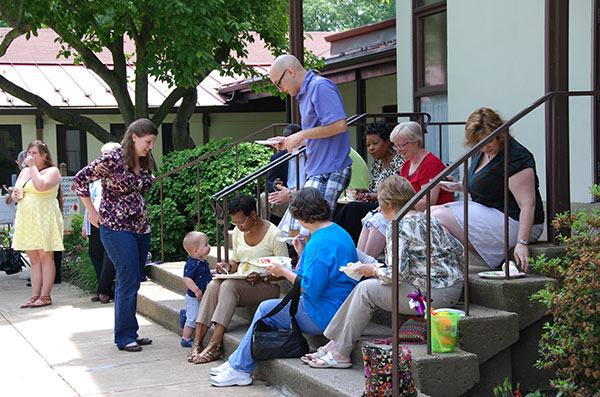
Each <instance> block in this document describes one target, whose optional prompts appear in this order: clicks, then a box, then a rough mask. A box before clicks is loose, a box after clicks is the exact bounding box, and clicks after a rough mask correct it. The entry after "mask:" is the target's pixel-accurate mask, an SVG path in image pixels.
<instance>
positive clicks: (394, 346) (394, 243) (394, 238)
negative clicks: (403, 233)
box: [392, 218, 399, 396]
mask: <svg viewBox="0 0 600 397" xmlns="http://www.w3.org/2000/svg"><path fill="white" fill-rule="evenodd" d="M398 236H399V230H398V219H396V218H394V220H392V396H397V395H398V387H399V385H398V342H399V340H398ZM394 330H395V332H394Z"/></svg>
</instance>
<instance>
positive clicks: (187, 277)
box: [180, 232, 212, 347]
mask: <svg viewBox="0 0 600 397" xmlns="http://www.w3.org/2000/svg"><path fill="white" fill-rule="evenodd" d="M183 248H185V250H186V251H187V253H188V255H189V256H188V260H187V262H186V263H185V267H184V269H183V282H184V283H185V286H186V287H187V288H188V290H187V293H186V294H185V317H184V315H183V313H184V311H183V310H182V311H181V319H180V320H181V322H182V323H184V321H185V323H184V324H183V325H182V326H183V337H182V338H181V346H183V347H190V346H192V342H193V341H194V338H193V337H192V336H193V334H194V330H195V329H196V316H198V308H199V307H200V299H202V294H203V293H204V291H205V290H206V286H207V285H208V283H210V280H212V275H211V273H210V267H209V265H208V261H207V260H206V259H204V256H205V255H208V253H209V251H210V245H209V244H208V237H207V236H206V234H204V233H202V232H189V233H188V234H186V235H185V238H184V239H183Z"/></svg>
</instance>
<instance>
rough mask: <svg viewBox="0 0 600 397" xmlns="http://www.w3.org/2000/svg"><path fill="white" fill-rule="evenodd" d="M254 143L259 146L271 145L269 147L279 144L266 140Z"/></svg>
mask: <svg viewBox="0 0 600 397" xmlns="http://www.w3.org/2000/svg"><path fill="white" fill-rule="evenodd" d="M254 143H258V144H259V145H269V146H272V145H276V144H277V142H273V141H269V140H266V139H257V140H256V141H254Z"/></svg>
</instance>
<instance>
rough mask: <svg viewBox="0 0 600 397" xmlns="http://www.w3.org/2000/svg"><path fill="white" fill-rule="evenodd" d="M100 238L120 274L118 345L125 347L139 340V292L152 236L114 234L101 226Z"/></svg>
mask: <svg viewBox="0 0 600 397" xmlns="http://www.w3.org/2000/svg"><path fill="white" fill-rule="evenodd" d="M100 238H101V239H102V244H103V245H104V249H105V250H106V253H107V254H108V256H109V258H110V260H111V261H112V262H113V263H114V265H115V270H116V273H117V283H116V285H115V343H116V344H117V346H118V347H119V348H123V347H125V346H126V345H128V344H129V343H131V342H135V340H136V339H137V337H138V334H137V331H138V329H139V327H138V323H137V319H136V318H135V312H136V309H137V292H138V290H139V289H140V280H141V278H142V274H143V271H144V266H145V264H146V256H147V255H148V249H149V248H150V233H148V234H138V233H134V232H131V231H115V230H111V229H109V228H107V227H105V226H103V225H100Z"/></svg>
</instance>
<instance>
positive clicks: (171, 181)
mask: <svg viewBox="0 0 600 397" xmlns="http://www.w3.org/2000/svg"><path fill="white" fill-rule="evenodd" d="M230 143H231V138H225V139H222V140H219V141H212V140H211V141H210V142H208V143H207V144H206V145H204V146H198V147H196V148H194V149H186V150H180V151H174V152H171V153H169V154H167V155H165V156H164V157H163V164H162V166H161V167H160V168H159V170H158V173H157V175H160V174H163V173H166V172H169V171H171V170H173V169H175V168H177V167H180V166H182V165H184V164H187V163H189V162H191V161H193V160H195V159H197V158H199V157H202V156H204V155H207V154H209V153H212V152H214V151H216V150H218V149H220V148H222V147H225V146H227V145H229V144H230ZM272 153H273V152H272V150H271V149H269V148H267V147H264V146H259V145H256V144H253V143H242V144H240V145H239V146H238V161H239V177H240V178H242V177H244V176H246V175H248V174H250V173H252V172H253V171H255V170H257V169H258V168H260V167H263V166H264V165H266V164H267V163H268V162H269V159H270V156H271V154H272ZM235 162H236V155H235V148H231V149H228V150H226V151H224V152H222V153H219V154H218V155H216V156H214V157H211V158H208V159H206V160H204V161H202V162H201V163H200V170H199V179H200V182H199V188H198V190H196V167H195V166H193V167H188V168H186V169H184V170H182V171H180V172H178V173H176V174H174V175H171V176H168V177H165V178H164V179H163V199H164V202H163V219H164V225H163V227H164V247H165V261H174V260H183V259H185V258H186V254H185V251H184V250H183V247H182V245H181V244H182V241H183V237H184V236H185V234H186V233H187V232H189V231H191V230H201V231H202V232H204V233H206V234H207V235H208V237H209V241H210V243H211V244H215V243H216V223H215V215H214V211H213V209H212V207H211V206H210V204H209V198H210V196H212V195H213V194H215V193H217V192H218V191H220V190H221V189H223V188H225V187H227V186H229V185H231V184H232V183H234V182H235V181H236V180H237V179H238V178H236V172H235ZM255 187H256V185H255V184H250V185H249V186H247V187H246V188H244V189H242V190H241V191H240V192H239V193H248V194H253V195H255V194H256V193H255V191H256V190H255ZM197 192H199V197H200V224H199V225H198V205H197V201H196V197H197ZM146 202H147V204H148V211H149V212H150V223H151V225H152V237H151V240H150V252H151V253H152V257H153V258H155V260H160V245H161V243H160V192H159V182H158V181H156V182H155V183H154V186H153V187H152V190H150V192H149V193H148V195H147V196H146Z"/></svg>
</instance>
